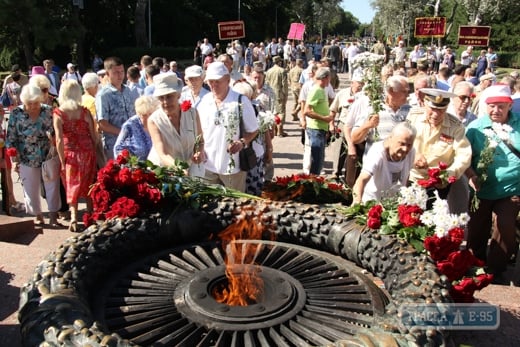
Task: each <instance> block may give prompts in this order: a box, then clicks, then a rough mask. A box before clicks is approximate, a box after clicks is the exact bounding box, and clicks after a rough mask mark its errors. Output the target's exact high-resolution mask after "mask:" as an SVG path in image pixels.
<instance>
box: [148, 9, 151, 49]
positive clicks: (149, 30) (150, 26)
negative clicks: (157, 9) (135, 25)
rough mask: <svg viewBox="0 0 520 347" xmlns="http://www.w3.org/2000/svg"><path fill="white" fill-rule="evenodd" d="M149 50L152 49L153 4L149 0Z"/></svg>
mask: <svg viewBox="0 0 520 347" xmlns="http://www.w3.org/2000/svg"><path fill="white" fill-rule="evenodd" d="M148 48H152V2H151V0H148Z"/></svg>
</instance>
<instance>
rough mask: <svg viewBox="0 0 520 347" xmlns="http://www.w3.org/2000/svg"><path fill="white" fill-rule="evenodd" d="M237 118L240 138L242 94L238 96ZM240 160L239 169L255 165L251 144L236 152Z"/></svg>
mask: <svg viewBox="0 0 520 347" xmlns="http://www.w3.org/2000/svg"><path fill="white" fill-rule="evenodd" d="M238 118H239V120H240V134H239V138H242V135H243V133H244V132H245V131H244V121H243V120H242V94H240V95H239V96H238ZM238 157H239V161H240V170H242V171H249V170H251V169H252V168H254V167H255V166H256V153H255V150H254V149H253V146H251V144H249V146H247V147H244V148H243V149H242V150H241V151H240V152H238Z"/></svg>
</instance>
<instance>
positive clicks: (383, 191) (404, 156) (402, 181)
mask: <svg viewBox="0 0 520 347" xmlns="http://www.w3.org/2000/svg"><path fill="white" fill-rule="evenodd" d="M416 133H417V132H416V130H415V128H414V127H413V126H412V125H410V124H409V123H408V122H401V123H399V124H397V125H396V126H395V127H394V128H393V129H392V132H391V133H390V136H388V137H387V138H386V139H385V140H384V141H380V142H377V143H376V144H374V146H372V147H371V148H370V151H369V152H368V157H367V160H366V161H364V162H363V168H362V169H361V173H360V175H359V177H358V178H357V180H356V183H355V185H354V187H353V189H352V193H353V202H352V203H353V204H355V203H360V202H361V201H363V202H367V201H369V200H377V201H380V200H381V199H382V198H387V197H390V196H392V195H395V194H397V193H398V191H399V190H398V189H399V187H401V186H406V184H407V182H408V176H409V174H410V169H411V168H412V166H413V162H414V158H415V149H414V148H413V142H414V140H415V136H416Z"/></svg>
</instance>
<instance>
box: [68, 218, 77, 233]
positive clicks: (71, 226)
mask: <svg viewBox="0 0 520 347" xmlns="http://www.w3.org/2000/svg"><path fill="white" fill-rule="evenodd" d="M69 231H70V232H71V233H77V232H78V222H77V221H75V220H73V221H72V222H70V224H69Z"/></svg>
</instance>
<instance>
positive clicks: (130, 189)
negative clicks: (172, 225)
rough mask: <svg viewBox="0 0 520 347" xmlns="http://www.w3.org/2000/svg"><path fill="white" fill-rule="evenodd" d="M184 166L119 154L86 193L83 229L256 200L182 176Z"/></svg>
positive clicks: (178, 163) (102, 170) (180, 162)
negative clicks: (88, 203)
mask: <svg viewBox="0 0 520 347" xmlns="http://www.w3.org/2000/svg"><path fill="white" fill-rule="evenodd" d="M187 168H188V164H187V163H186V162H183V161H180V160H179V161H177V162H176V165H175V166H172V167H161V166H156V165H154V164H153V163H152V162H150V161H140V160H139V159H138V158H137V157H135V156H131V155H129V152H128V150H123V151H121V153H120V154H119V155H118V157H117V158H116V159H115V160H109V161H108V163H107V164H106V165H105V167H103V168H102V169H101V170H99V172H98V175H97V181H96V183H94V184H93V185H92V186H91V188H90V191H89V196H90V197H91V198H92V202H93V208H94V210H93V212H92V213H86V214H84V216H83V223H84V224H85V226H86V227H88V226H89V225H91V224H93V223H95V222H96V221H101V220H106V219H114V218H126V217H130V218H133V217H139V216H141V215H144V214H147V213H148V214H149V213H154V212H158V211H162V212H165V213H169V212H172V210H173V209H175V208H176V207H179V206H181V205H187V206H190V207H191V208H195V209H196V208H198V207H199V206H200V205H201V204H203V203H207V202H209V201H211V200H212V199H219V198H221V197H223V196H229V197H248V198H257V197H255V196H251V195H248V194H245V193H242V192H239V191H235V190H233V189H228V188H225V187H223V186H220V185H210V184H205V183H203V182H201V180H200V179H197V178H192V177H189V176H186V174H185V173H186V170H187Z"/></svg>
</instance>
